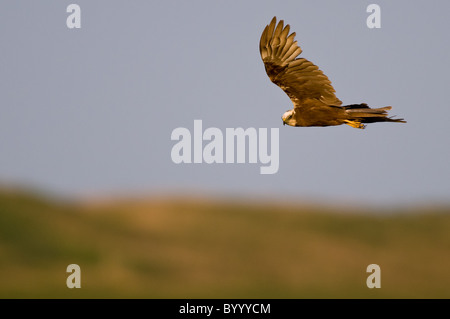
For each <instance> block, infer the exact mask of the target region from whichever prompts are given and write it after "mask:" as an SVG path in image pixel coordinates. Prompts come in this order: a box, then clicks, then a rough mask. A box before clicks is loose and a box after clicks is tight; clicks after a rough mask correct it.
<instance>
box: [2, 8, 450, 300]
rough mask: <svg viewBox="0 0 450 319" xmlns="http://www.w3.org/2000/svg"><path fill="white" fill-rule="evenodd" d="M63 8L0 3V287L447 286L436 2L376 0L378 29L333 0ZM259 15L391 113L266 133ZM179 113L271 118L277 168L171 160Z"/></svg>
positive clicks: (367, 293)
mask: <svg viewBox="0 0 450 319" xmlns="http://www.w3.org/2000/svg"><path fill="white" fill-rule="evenodd" d="M71 3H72V2H64V1H63V2H60V3H57V4H55V2H53V1H47V0H45V1H39V2H36V1H15V2H6V3H3V4H2V5H1V6H0V8H1V10H0V38H1V39H2V43H3V45H2V50H1V51H0V65H1V73H0V92H1V94H0V185H1V188H0V297H3V298H6V297H13V298H28V297H31V298H52V297H62V298H72V297H74V298H78V297H89V298H96V297H111V298H114V297H125V298H127V297H129V298H135V297H143V298H197V297H200V298H201V297H224V298H240V297H246V298H260V297H265V298H304V297H313V298H314V297H333V298H335V297H343V298H347V297H353V298H355V297H356V298H358V297H361V298H366V297H375V298H378V297H387V298H396V297H407V298H408V297H412V298H416V297H419V298H427V297H444V298H449V297H450V292H449V289H448V286H449V284H450V277H449V276H448V275H446V271H447V270H448V269H449V266H450V255H449V251H450V215H449V212H450V203H449V199H450V196H449V195H450V169H449V167H448V163H449V162H450V149H449V147H448V136H449V135H450V126H449V125H448V124H447V118H450V109H449V107H448V105H447V104H448V103H447V102H446V95H447V91H448V80H447V74H448V73H449V71H450V61H449V58H448V55H447V52H448V50H449V49H450V43H449V39H448V34H447V30H448V28H449V27H450V25H449V24H450V23H449V21H448V19H447V16H446V15H447V12H448V11H449V9H450V4H449V3H448V2H446V1H443V0H442V1H436V3H435V5H433V6H430V5H429V4H428V5H427V4H426V2H425V1H396V2H395V3H393V2H390V1H377V2H376V3H377V4H378V5H379V6H380V8H381V28H380V29H369V28H368V27H367V24H366V19H367V17H368V16H369V14H370V13H367V12H366V8H367V6H368V5H369V4H370V3H371V2H361V3H358V4H356V3H354V2H353V1H349V0H346V1H340V2H335V1H331V0H327V1H326V0H323V1H258V2H256V1H244V2H241V3H229V2H225V1H204V0H202V1H200V0H195V1H189V2H182V1H165V2H157V1H133V2H132V3H129V2H126V1H95V2H90V1H77V2H76V3H77V4H78V5H79V6H80V8H81V28H80V29H69V28H68V27H67V25H66V19H67V17H68V16H69V15H70V13H67V12H66V8H67V6H68V5H69V4H71ZM273 16H277V18H279V19H284V21H285V22H286V23H288V24H290V26H291V31H295V32H296V34H297V36H296V39H297V40H298V42H299V44H300V46H301V47H302V49H303V53H302V56H303V57H305V58H307V59H309V60H311V61H312V62H314V63H315V64H316V65H318V66H319V67H320V69H322V70H323V71H324V73H325V74H326V75H327V76H328V77H329V78H330V80H331V81H332V83H333V86H334V88H335V89H336V91H337V97H338V98H340V99H341V100H342V101H343V103H344V104H352V103H362V102H365V103H368V104H369V105H370V106H373V107H382V106H386V105H392V106H393V110H392V111H390V113H391V114H392V115H397V116H398V117H402V118H405V119H406V120H407V121H408V123H407V124H396V123H376V124H371V125H368V127H367V128H366V129H365V130H356V129H353V128H351V127H349V126H346V125H343V126H339V127H327V128H292V127H287V126H284V127H283V126H282V122H281V115H282V114H283V113H284V112H285V111H286V110H288V109H290V108H292V106H291V102H290V100H289V98H288V97H287V96H286V95H285V93H284V92H283V91H282V90H281V89H279V88H278V87H277V86H275V85H274V84H272V83H271V82H270V80H269V79H268V77H267V75H266V73H265V70H264V66H263V63H262V61H261V58H260V56H259V48H258V44H259V37H260V35H261V33H262V31H263V29H264V27H265V26H266V25H267V24H268V23H269V22H270V20H271V19H272V17H273ZM196 119H201V120H202V122H203V128H204V129H206V128H208V127H217V128H219V129H221V130H222V131H223V132H224V131H225V129H226V128H237V127H243V128H244V129H245V128H249V127H255V128H279V132H280V143H279V144H280V154H279V158H280V164H279V171H278V173H276V174H273V175H261V174H260V173H259V167H260V165H261V164H259V163H258V164H248V163H247V164H205V163H204V164H178V165H177V164H175V163H173V162H172V159H171V156H170V154H171V149H172V147H173V146H174V145H175V143H176V141H172V140H171V138H170V137H171V133H172V131H173V130H174V129H175V128H177V127H185V128H188V129H189V130H190V131H191V132H193V124H194V120H196ZM72 263H76V264H79V265H80V267H81V271H82V288H81V289H68V288H67V287H66V278H67V276H68V274H67V273H66V272H65V270H66V267H67V265H69V264H72ZM372 263H376V264H378V265H380V267H381V273H382V275H381V282H382V288H381V289H368V288H367V286H366V278H367V276H368V274H367V273H366V267H367V265H369V264H372Z"/></svg>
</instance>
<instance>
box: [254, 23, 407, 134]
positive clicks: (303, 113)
mask: <svg viewBox="0 0 450 319" xmlns="http://www.w3.org/2000/svg"><path fill="white" fill-rule="evenodd" d="M276 23H277V18H276V17H273V19H272V21H271V22H270V24H269V25H267V26H266V28H265V29H264V31H263V33H262V35H261V40H260V43H259V52H260V53H261V58H262V60H263V62H264V66H265V68H266V72H267V75H268V76H269V78H270V80H271V81H272V82H273V83H275V84H276V85H278V86H279V87H280V88H281V89H282V90H283V91H284V92H285V93H286V94H287V95H288V96H289V98H290V99H291V101H292V103H293V104H294V108H293V109H292V110H289V111H286V112H285V113H284V114H283V116H282V117H281V118H282V120H283V125H285V124H287V125H290V126H333V125H341V124H347V125H350V126H352V127H355V128H359V129H364V128H365V125H364V124H367V123H375V122H401V123H406V121H405V120H403V119H395V118H392V117H388V114H387V111H388V110H390V109H391V108H392V107H391V106H386V107H381V108H370V107H369V106H368V105H367V104H366V103H361V104H351V105H345V106H342V102H341V101H340V100H339V99H338V98H337V97H336V95H335V92H336V91H335V90H334V88H333V86H332V85H331V81H330V80H329V79H328V77H327V76H326V75H325V74H324V73H323V72H322V71H321V70H319V68H318V67H317V66H316V65H314V63H312V62H310V61H308V60H307V59H305V58H299V57H298V56H299V55H300V53H302V49H301V48H300V47H299V46H298V44H297V41H295V40H294V38H295V32H293V33H291V34H290V35H288V34H289V30H290V26H289V24H287V25H286V26H284V21H283V20H280V22H279V23H278V24H276Z"/></svg>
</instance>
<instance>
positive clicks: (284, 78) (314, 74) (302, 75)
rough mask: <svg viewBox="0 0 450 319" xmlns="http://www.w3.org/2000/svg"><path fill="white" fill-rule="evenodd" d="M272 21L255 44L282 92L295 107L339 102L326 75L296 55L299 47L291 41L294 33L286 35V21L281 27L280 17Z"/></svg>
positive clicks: (287, 32)
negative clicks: (257, 44) (257, 45)
mask: <svg viewBox="0 0 450 319" xmlns="http://www.w3.org/2000/svg"><path fill="white" fill-rule="evenodd" d="M276 22H277V19H276V17H273V19H272V21H271V22H270V24H269V25H267V26H266V28H265V29H264V31H263V33H262V35H261V40H260V43H259V51H260V53H261V58H262V60H263V62H264V66H265V68H266V72H267V75H268V76H269V78H270V80H271V81H272V82H273V83H275V84H276V85H278V86H279V87H281V88H282V89H283V91H284V92H286V94H287V95H288V96H289V97H290V99H291V100H292V102H293V103H294V106H295V107H301V105H302V104H303V105H304V104H309V103H310V102H319V101H320V102H323V103H325V104H327V105H335V106H339V105H341V104H342V102H341V101H340V100H339V99H338V98H337V97H336V96H335V94H334V93H335V90H334V88H333V86H332V85H331V81H330V80H329V79H328V77H327V76H326V75H325V74H323V72H322V71H321V70H319V68H318V67H317V66H316V65H314V64H313V63H312V62H310V61H308V60H306V59H304V58H298V56H299V55H300V53H301V52H302V49H301V48H300V47H299V46H298V44H297V41H294V37H295V32H293V33H291V34H290V35H289V36H288V34H289V29H290V27H289V24H287V25H286V26H285V27H283V26H284V21H283V20H280V22H279V23H278V25H276ZM275 25H276V26H275Z"/></svg>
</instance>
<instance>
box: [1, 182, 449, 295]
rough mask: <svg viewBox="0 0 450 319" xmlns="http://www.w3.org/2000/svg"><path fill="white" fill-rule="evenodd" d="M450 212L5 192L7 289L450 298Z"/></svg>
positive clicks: (3, 221) (3, 240) (17, 292)
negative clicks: (375, 270)
mask: <svg viewBox="0 0 450 319" xmlns="http://www.w3.org/2000/svg"><path fill="white" fill-rule="evenodd" d="M449 212H450V209H448V208H441V209H438V208H429V209H425V208H423V209H420V210H417V211H410V212H406V211H404V212H397V211H395V210H394V211H392V212H391V213H390V214H386V213H385V214H383V215H380V214H367V213H366V211H359V210H357V209H354V210H352V211H351V212H346V210H343V209H339V210H338V209H336V210H334V209H331V208H321V207H315V206H311V205H303V206H302V205H297V206H293V205H292V206H289V205H279V204H275V203H273V204H267V203H264V204H258V203H242V202H239V203H238V202H235V203H226V202H225V201H219V200H218V201H213V200H211V201H206V200H197V201H196V200H193V199H191V200H188V199H184V200H183V199H178V200H174V199H172V200H170V199H148V200H115V201H105V202H97V203H69V202H59V201H53V200H49V199H46V198H41V197H39V196H34V195H30V194H27V193H21V192H6V191H1V192H0V297H1V298H450V275H449V270H450V214H449ZM74 263H75V264H78V265H79V266H80V267H81V289H69V288H67V286H66V278H67V276H68V275H69V274H68V273H66V267H67V265H69V264H74ZM373 263H375V264H378V265H379V266H380V267H381V288H380V289H369V288H367V286H366V278H367V276H368V275H369V274H368V273H366V267H367V266H368V265H369V264H373Z"/></svg>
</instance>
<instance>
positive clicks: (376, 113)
mask: <svg viewBox="0 0 450 319" xmlns="http://www.w3.org/2000/svg"><path fill="white" fill-rule="evenodd" d="M344 108H345V110H346V112H347V114H348V116H349V118H352V119H357V120H359V121H361V122H362V123H374V122H400V123H406V121H405V120H404V119H395V118H393V117H392V116H391V117H388V116H387V115H388V113H387V111H389V110H390V109H392V106H385V107H380V108H376V109H372V108H370V107H369V106H368V105H367V104H365V103H363V104H352V105H347V106H345V107H344Z"/></svg>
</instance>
